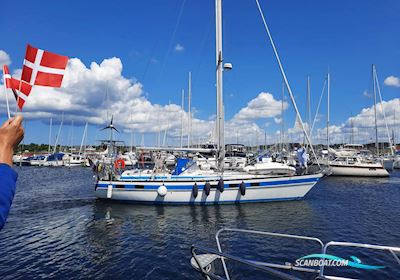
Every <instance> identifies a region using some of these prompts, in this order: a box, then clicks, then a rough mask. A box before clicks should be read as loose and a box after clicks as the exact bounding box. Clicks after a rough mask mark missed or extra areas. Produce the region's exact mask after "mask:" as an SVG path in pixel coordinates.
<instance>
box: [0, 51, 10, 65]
mask: <svg viewBox="0 0 400 280" xmlns="http://www.w3.org/2000/svg"><path fill="white" fill-rule="evenodd" d="M10 64H11V58H10V56H9V55H8V53H6V52H5V51H3V50H0V67H3V65H10Z"/></svg>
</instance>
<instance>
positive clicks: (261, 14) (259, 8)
mask: <svg viewBox="0 0 400 280" xmlns="http://www.w3.org/2000/svg"><path fill="white" fill-rule="evenodd" d="M255 1H256V4H257V7H258V11H259V12H260V16H261V19H262V21H263V23H264V27H265V31H266V32H267V34H268V37H269V41H270V43H271V46H272V49H273V51H274V54H275V58H276V60H277V62H278V65H279V69H280V71H281V74H282V77H283V80H284V82H285V84H286V89H287V91H288V92H289V96H290V100H291V101H292V104H293V107H294V109H295V111H296V115H297V117H298V118H299V121H300V124H301V128H302V130H303V132H304V135H305V137H306V139H307V141H308V143H309V144H310V148H311V152H312V154H313V155H314V157H315V160H316V162H317V164H318V167H320V168H321V166H320V164H319V161H318V157H317V154H316V153H315V150H314V147H313V145H312V144H311V139H310V137H309V135H308V133H307V131H306V129H305V127H304V123H303V120H302V118H301V115H300V112H299V109H298V108H297V104H296V100H295V99H294V95H293V93H292V89H291V88H290V85H289V82H288V80H287V78H286V74H285V70H284V69H283V66H282V63H281V60H280V58H279V55H278V51H277V49H276V47H275V43H274V40H273V39H272V35H271V32H270V31H269V28H268V25H267V22H266V20H265V17H264V13H263V11H262V9H261V6H260V3H259V1H258V0H255Z"/></svg>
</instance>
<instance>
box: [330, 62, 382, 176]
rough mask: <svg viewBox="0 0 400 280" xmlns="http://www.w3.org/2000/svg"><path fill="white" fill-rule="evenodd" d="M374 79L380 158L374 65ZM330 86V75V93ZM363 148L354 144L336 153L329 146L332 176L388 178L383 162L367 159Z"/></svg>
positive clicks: (377, 148)
mask: <svg viewBox="0 0 400 280" xmlns="http://www.w3.org/2000/svg"><path fill="white" fill-rule="evenodd" d="M372 79H373V92H374V114H375V137H376V139H375V147H376V153H377V156H378V157H379V143H378V126H377V116H376V107H377V103H376V88H377V78H376V69H375V66H374V65H372ZM329 84H330V82H329V75H328V92H329V88H330V86H329ZM378 87H379V86H378ZM328 98H329V94H328ZM328 100H329V99H328ZM328 135H329V131H328ZM328 139H329V137H328ZM357 146H360V149H356V147H357ZM362 148H363V146H362V145H354V144H352V145H347V146H345V147H343V148H342V149H339V150H337V151H336V150H333V149H329V144H328V150H329V151H332V152H331V156H332V157H333V160H329V167H330V169H331V172H332V173H331V175H332V176H356V177H388V176H389V172H388V171H387V170H386V169H385V167H384V165H383V163H382V161H380V160H379V159H376V158H366V157H365V156H362V155H361V152H360V150H361V149H362Z"/></svg>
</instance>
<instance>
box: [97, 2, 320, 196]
mask: <svg viewBox="0 0 400 280" xmlns="http://www.w3.org/2000/svg"><path fill="white" fill-rule="evenodd" d="M215 11H216V13H215V14H216V93H217V118H216V127H217V149H216V153H217V157H216V159H217V169H215V170H211V169H210V170H202V169H200V168H198V166H197V164H196V162H193V161H191V160H190V159H178V161H177V164H176V167H175V170H174V171H173V172H172V173H171V172H168V171H167V170H165V169H163V168H162V167H163V164H162V162H161V163H160V162H158V163H157V162H156V163H155V167H154V169H152V170H126V171H123V172H122V173H121V174H120V169H119V168H114V167H113V166H104V167H102V168H97V170H101V172H100V173H99V174H98V176H97V177H98V178H99V179H98V181H97V183H96V186H95V194H96V196H97V197H99V198H103V199H112V200H119V201H126V202H133V203H149V204H219V203H245V202H265V201H281V200H297V199H301V198H303V197H304V196H305V195H306V194H307V193H308V192H309V191H310V190H311V189H312V188H313V187H314V185H315V184H316V183H317V182H318V180H319V179H320V178H321V177H322V176H323V174H322V173H317V174H309V175H299V176H276V177H274V176H269V175H257V174H249V173H246V172H239V171H225V170H224V159H225V144H224V110H223V87H222V79H223V70H224V69H225V70H227V69H230V68H232V65H231V64H230V63H225V64H224V65H223V56H222V1H221V0H216V1H215ZM271 43H272V45H273V48H274V51H275V55H276V57H277V60H278V63H279V66H280V69H281V72H282V75H283V77H284V80H285V83H286V86H287V88H288V90H289V92H290V94H291V99H292V101H293V102H294V98H293V95H292V93H291V89H290V86H289V84H288V83H287V79H286V75H285V74H284V72H283V68H282V66H281V63H280V60H279V57H278V56H277V52H276V49H275V46H274V44H273V42H272V40H271ZM294 107H295V110H296V113H297V114H299V112H298V109H297V106H296V104H295V102H294ZM302 127H303V130H304V125H302ZM304 133H305V134H306V137H307V140H308V141H309V142H310V139H309V137H308V134H307V132H306V131H305V130H304ZM111 136H112V133H111ZM111 140H112V139H111ZM112 143H113V142H112V141H110V144H111V145H112ZM310 147H311V149H313V148H312V145H310ZM156 160H157V159H156ZM115 169H117V170H115Z"/></svg>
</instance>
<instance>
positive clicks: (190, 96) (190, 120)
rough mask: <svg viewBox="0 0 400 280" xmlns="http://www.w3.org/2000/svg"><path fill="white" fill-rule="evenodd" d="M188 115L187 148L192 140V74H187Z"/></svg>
mask: <svg viewBox="0 0 400 280" xmlns="http://www.w3.org/2000/svg"><path fill="white" fill-rule="evenodd" d="M188 95H189V96H188V114H189V127H188V128H189V131H188V148H189V147H190V144H191V140H192V139H191V138H192V110H191V107H192V72H189V93H188Z"/></svg>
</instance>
